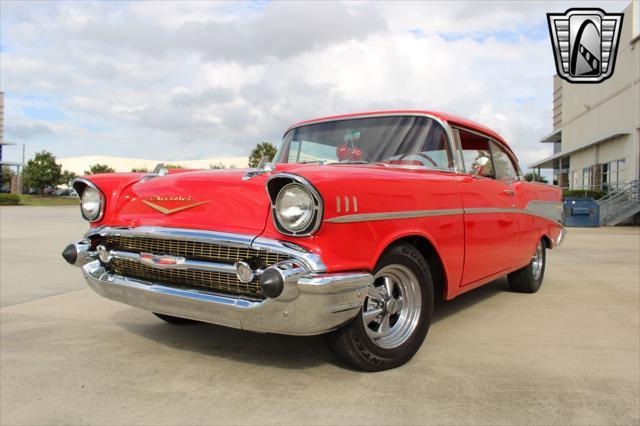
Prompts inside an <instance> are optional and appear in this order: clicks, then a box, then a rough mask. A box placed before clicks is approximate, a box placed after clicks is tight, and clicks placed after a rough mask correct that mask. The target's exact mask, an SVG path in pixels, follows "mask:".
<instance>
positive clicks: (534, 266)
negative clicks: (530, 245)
mask: <svg viewBox="0 0 640 426" xmlns="http://www.w3.org/2000/svg"><path fill="white" fill-rule="evenodd" d="M543 263H544V256H543V255H542V241H541V242H539V243H538V247H536V252H535V253H534V254H533V257H532V258H531V271H532V273H533V279H534V280H536V281H537V280H539V279H540V275H542V265H543Z"/></svg>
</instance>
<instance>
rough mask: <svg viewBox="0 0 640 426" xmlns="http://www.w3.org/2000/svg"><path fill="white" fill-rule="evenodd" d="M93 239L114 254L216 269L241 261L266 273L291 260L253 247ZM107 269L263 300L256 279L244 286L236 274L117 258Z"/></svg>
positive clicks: (113, 237) (112, 237)
mask: <svg viewBox="0 0 640 426" xmlns="http://www.w3.org/2000/svg"><path fill="white" fill-rule="evenodd" d="M94 238H96V239H97V242H96V243H97V244H99V245H103V246H104V247H105V248H106V249H107V250H109V251H111V252H128V253H135V254H141V253H151V254H153V255H159V256H162V255H168V256H179V257H183V258H185V259H188V260H189V261H192V263H193V264H196V263H198V262H209V263H210V264H217V265H233V264H234V263H235V262H238V261H247V262H250V263H251V264H252V265H255V267H256V269H258V268H259V269H264V268H267V267H269V266H271V265H273V264H276V263H279V262H282V261H285V260H289V259H291V257H290V256H288V255H286V254H283V253H277V252H273V251H268V250H257V249H253V248H250V247H232V246H225V245H223V244H216V243H214V242H202V241H190V240H185V239H167V238H153V237H147V236H141V237H134V236H118V235H98V236H95V237H94ZM108 268H109V269H111V270H112V271H113V272H114V273H116V274H118V275H122V276H124V277H131V278H137V279H141V280H145V281H150V282H154V283H156V282H157V283H162V284H164V285H168V286H174V287H180V288H191V289H198V290H204V291H210V292H216V293H222V294H230V295H237V296H246V297H249V298H254V299H255V298H258V299H262V298H264V296H263V294H262V290H261V288H260V283H259V279H258V278H257V277H256V278H254V279H253V280H252V281H251V282H249V283H242V282H240V280H238V277H237V275H236V274H235V273H229V272H224V271H216V270H199V269H197V268H194V269H190V268H184V269H178V268H170V269H159V268H154V267H151V266H148V265H144V264H142V263H140V262H138V261H135V260H134V259H126V258H124V257H120V258H119V257H117V256H116V257H114V258H113V259H112V260H111V262H110V263H109V265H108ZM218 269H222V268H218Z"/></svg>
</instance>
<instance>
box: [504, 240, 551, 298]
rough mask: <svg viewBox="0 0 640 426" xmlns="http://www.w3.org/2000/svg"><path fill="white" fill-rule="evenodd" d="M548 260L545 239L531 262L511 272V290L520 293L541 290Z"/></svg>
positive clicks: (537, 248) (539, 242) (537, 247)
mask: <svg viewBox="0 0 640 426" xmlns="http://www.w3.org/2000/svg"><path fill="white" fill-rule="evenodd" d="M546 261H547V253H546V244H545V242H544V240H540V241H538V245H537V246H536V251H535V252H534V253H533V256H532V257H531V261H530V262H529V264H528V265H527V266H525V267H524V268H522V269H518V270H517V271H515V272H512V273H510V274H509V287H510V288H511V290H512V291H516V292H518V293H535V292H536V291H538V290H540V286H541V285H542V279H543V278H544V268H545V264H546Z"/></svg>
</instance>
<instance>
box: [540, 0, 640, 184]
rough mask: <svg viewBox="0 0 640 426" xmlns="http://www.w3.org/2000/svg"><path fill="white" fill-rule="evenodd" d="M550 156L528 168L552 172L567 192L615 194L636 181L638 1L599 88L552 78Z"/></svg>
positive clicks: (639, 158) (639, 141)
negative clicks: (612, 67) (608, 75)
mask: <svg viewBox="0 0 640 426" xmlns="http://www.w3.org/2000/svg"><path fill="white" fill-rule="evenodd" d="M541 142H542V143H553V148H554V149H553V152H554V153H553V155H551V156H550V157H547V158H545V159H543V160H540V161H538V162H536V163H534V164H532V165H531V168H534V169H553V183H554V184H555V185H559V186H561V187H563V188H570V189H603V190H605V191H608V192H609V191H616V190H618V189H620V188H621V187H623V186H625V185H627V186H628V183H629V182H632V181H637V180H638V179H640V2H637V1H634V2H631V4H629V6H627V8H626V9H625V10H624V19H623V26H622V28H621V34H620V43H619V45H618V55H617V59H616V66H615V70H614V73H613V75H612V76H611V78H609V79H608V80H606V81H604V82H602V83H599V84H572V83H569V82H567V81H564V80H562V79H560V78H559V77H558V76H557V75H556V76H554V80H553V132H552V133H551V134H550V135H548V136H546V137H545V138H543V139H542V141H541Z"/></svg>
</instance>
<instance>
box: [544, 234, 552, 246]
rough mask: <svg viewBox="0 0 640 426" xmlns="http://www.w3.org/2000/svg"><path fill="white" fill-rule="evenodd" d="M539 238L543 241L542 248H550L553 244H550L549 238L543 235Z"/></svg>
mask: <svg viewBox="0 0 640 426" xmlns="http://www.w3.org/2000/svg"><path fill="white" fill-rule="evenodd" d="M541 240H542V241H543V242H544V248H547V249H551V248H553V246H552V245H551V238H549V237H547V236H546V235H543V236H542V238H541Z"/></svg>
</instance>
